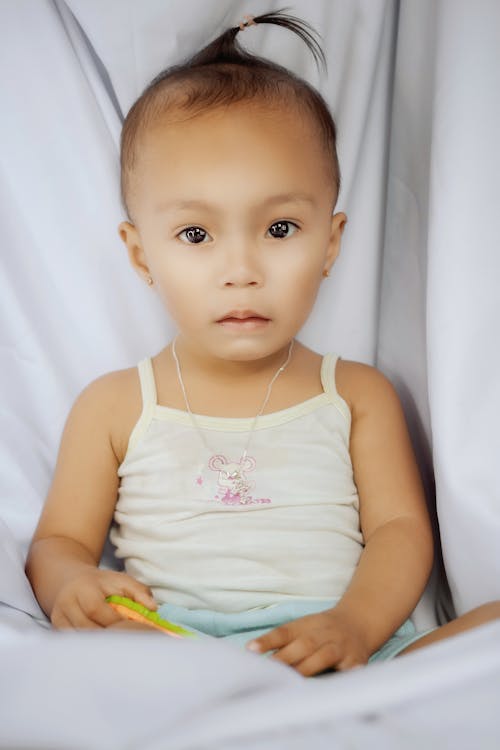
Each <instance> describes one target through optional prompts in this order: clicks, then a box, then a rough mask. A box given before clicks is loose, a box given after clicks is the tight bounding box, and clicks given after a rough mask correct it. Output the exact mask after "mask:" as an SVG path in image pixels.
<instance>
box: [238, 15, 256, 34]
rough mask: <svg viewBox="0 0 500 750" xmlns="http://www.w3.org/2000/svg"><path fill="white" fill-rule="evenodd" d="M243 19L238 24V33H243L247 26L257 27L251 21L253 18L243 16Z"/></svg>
mask: <svg viewBox="0 0 500 750" xmlns="http://www.w3.org/2000/svg"><path fill="white" fill-rule="evenodd" d="M243 18H244V19H245V20H244V21H242V22H241V23H240V31H244V30H245V29H246V28H247V27H248V26H257V24H256V23H255V21H254V20H253V19H254V18H255V16H243Z"/></svg>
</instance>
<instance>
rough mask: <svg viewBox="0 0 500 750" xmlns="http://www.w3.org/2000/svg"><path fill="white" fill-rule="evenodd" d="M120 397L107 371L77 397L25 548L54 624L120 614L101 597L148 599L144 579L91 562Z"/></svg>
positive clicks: (106, 513)
mask: <svg viewBox="0 0 500 750" xmlns="http://www.w3.org/2000/svg"><path fill="white" fill-rule="evenodd" d="M118 404H119V402H118V399H117V383H116V379H115V378H114V374H113V373H112V374H111V375H109V376H105V377H103V378H100V379H98V380H96V381H94V382H93V383H91V384H90V386H88V387H87V388H86V389H85V390H84V391H83V392H82V393H81V394H80V396H79V397H78V399H77V400H76V402H75V404H74V406H73V408H72V410H71V412H70V414H69V417H68V419H67V422H66V426H65V428H64V432H63V435H62V439H61V445H60V450H59V456H58V460H57V465H56V469H55V473H54V478H53V481H52V485H51V487H50V490H49V493H48V496H47V499H46V503H45V506H44V509H43V512H42V515H41V517H40V521H39V523H38V526H37V529H36V531H35V534H34V537H33V541H32V543H31V547H30V550H29V553H28V558H27V562H26V573H27V575H28V578H29V580H30V582H31V585H32V587H33V590H34V592H35V595H36V597H37V599H38V601H39V602H40V605H41V607H42V608H43V609H44V611H45V612H46V613H47V615H49V617H51V619H52V621H53V623H54V624H55V625H57V626H59V627H98V626H101V627H106V626H108V625H110V624H112V623H113V622H116V621H117V620H118V619H119V617H118V616H117V615H116V613H114V612H113V610H112V609H111V607H109V606H108V605H107V604H106V603H105V601H104V599H105V596H107V595H108V594H112V593H116V594H126V595H128V596H131V597H132V598H135V599H138V600H139V601H142V602H143V603H144V604H146V606H149V607H151V606H153V602H152V600H151V592H150V591H149V590H148V589H147V588H146V587H145V586H143V585H142V584H140V583H138V582H135V581H134V580H133V579H132V578H130V577H129V576H126V575H125V574H123V573H116V572H114V571H102V570H98V567H97V566H98V564H99V560H100V558H101V554H102V550H103V547H104V543H105V540H106V536H107V532H108V528H109V525H110V523H111V520H112V517H113V512H114V507H115V503H116V497H117V490H118V476H117V468H118V465H119V462H118V459H117V457H116V455H115V452H114V449H113V446H112V443H111V429H110V425H111V424H112V422H113V419H114V412H115V411H116V409H117V408H118ZM134 584H135V585H134Z"/></svg>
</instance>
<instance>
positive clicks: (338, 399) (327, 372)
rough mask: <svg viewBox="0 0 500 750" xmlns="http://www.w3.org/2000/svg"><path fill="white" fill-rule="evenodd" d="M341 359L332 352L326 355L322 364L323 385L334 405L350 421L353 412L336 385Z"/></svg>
mask: <svg viewBox="0 0 500 750" xmlns="http://www.w3.org/2000/svg"><path fill="white" fill-rule="evenodd" d="M339 359H342V357H340V356H339V355H338V354H332V353H331V352H329V353H328V354H325V355H324V357H323V362H322V363H321V385H322V386H323V390H324V392H325V393H326V395H327V396H328V398H329V399H330V401H331V402H332V404H334V405H335V406H336V407H337V409H338V410H339V411H340V412H341V413H342V414H343V415H344V417H345V418H346V419H347V420H348V421H350V419H351V412H350V409H349V406H348V405H347V403H346V402H345V401H344V399H343V398H342V396H341V395H340V394H339V392H338V391H337V386H336V384H335V368H336V366H337V362H338V361H339Z"/></svg>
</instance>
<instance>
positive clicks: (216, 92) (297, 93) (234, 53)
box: [120, 8, 340, 214]
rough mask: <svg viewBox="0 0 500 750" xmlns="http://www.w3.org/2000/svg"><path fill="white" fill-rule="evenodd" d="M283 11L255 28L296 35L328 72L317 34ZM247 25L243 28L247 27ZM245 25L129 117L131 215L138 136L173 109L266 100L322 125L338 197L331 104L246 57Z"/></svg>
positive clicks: (174, 69) (162, 81)
mask: <svg viewBox="0 0 500 750" xmlns="http://www.w3.org/2000/svg"><path fill="white" fill-rule="evenodd" d="M286 10H288V8H282V9H280V10H277V11H273V12H271V13H264V14H263V15H261V16H255V17H254V18H253V22H254V23H255V24H261V23H271V24H276V25H278V26H283V27H284V28H287V29H289V30H290V31H293V32H294V33H296V34H298V36H300V37H301V39H302V40H303V41H304V42H305V43H306V44H307V46H308V47H309V49H310V51H311V52H312V54H313V56H314V59H315V61H316V64H317V65H318V67H319V63H320V62H321V63H322V64H323V66H324V68H325V70H326V60H325V56H324V53H323V50H322V49H321V47H320V45H319V44H318V42H317V41H316V39H315V38H314V36H313V35H312V34H311V32H314V33H316V32H315V31H314V29H313V28H312V27H311V26H310V25H309V24H308V23H307V22H306V21H302V20H301V19H299V18H296V17H295V16H290V15H288V14H286V13H284V11H286ZM247 25H248V21H246V22H245V23H244V24H242V26H243V28H244V27H245V26H247ZM240 29H241V26H234V27H232V28H229V29H227V31H225V32H224V33H223V34H221V35H220V36H218V37H217V39H215V40H214V41H213V42H211V43H210V44H208V45H207V46H206V47H204V48H203V49H202V50H200V52H198V53H196V54H195V55H193V56H192V57H190V58H189V59H188V60H186V61H185V62H183V63H181V64H179V65H173V66H171V67H169V68H167V69H165V70H163V71H162V72H161V73H160V74H159V75H157V76H156V77H155V78H154V79H153V80H152V81H151V83H150V84H149V85H148V86H147V87H146V88H145V90H144V91H143V93H142V94H141V96H140V97H139V98H138V99H137V101H136V102H135V103H134V104H133V106H132V107H131V109H130V111H129V112H128V114H127V117H126V118H125V122H124V124H123V130H122V135H121V149H120V164H121V197H122V202H123V206H124V208H125V211H126V212H127V214H129V211H128V203H127V198H128V194H129V184H130V175H131V173H132V170H133V167H134V164H135V158H136V145H137V142H138V140H139V138H140V136H141V135H142V134H143V133H144V132H146V131H147V130H148V128H149V127H150V126H151V125H152V124H154V123H156V122H157V121H158V120H159V119H161V117H162V116H163V115H165V112H167V111H168V110H169V109H170V108H172V109H176V110H179V109H180V110H184V111H189V113H190V114H193V115H194V114H198V113H201V112H202V111H206V110H209V109H215V108H217V107H219V106H223V105H228V104H232V103H236V102H240V101H245V100H249V101H252V100H253V101H261V102H262V101H263V102H264V103H266V104H267V105H269V106H272V107H275V106H276V105H277V102H281V103H285V104H286V107H287V108H289V107H290V101H291V97H293V101H294V103H295V104H296V105H297V106H298V107H299V108H302V109H303V110H305V111H306V112H308V113H309V114H311V115H312V116H313V118H314V120H315V121H316V123H317V124H318V126H319V130H320V133H321V135H322V137H323V141H324V145H325V149H326V152H327V154H328V157H329V159H330V168H331V173H332V181H333V185H334V187H335V198H336V196H337V195H338V191H339V189H340V170H339V164H338V159H337V149H336V128H335V123H334V121H333V118H332V115H331V113H330V111H329V108H328V105H327V104H326V102H325V100H324V99H323V97H322V96H321V94H320V93H319V92H318V91H317V90H316V89H315V88H313V87H312V86H310V85H309V84H308V83H307V82H306V81H304V80H303V79H302V78H299V77H298V76H296V75H295V74H294V73H292V72H291V71H289V70H287V69H286V68H284V67H283V66H281V65H278V64H277V63H273V62H271V61H270V60H267V59H264V58H262V57H259V56H257V55H252V54H249V53H248V52H246V51H245V50H244V49H242V47H241V46H240V45H239V43H238V42H237V40H236V36H237V34H238V32H239V31H240Z"/></svg>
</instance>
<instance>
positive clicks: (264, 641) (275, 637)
mask: <svg viewBox="0 0 500 750" xmlns="http://www.w3.org/2000/svg"><path fill="white" fill-rule="evenodd" d="M292 639H293V628H292V627H291V626H290V624H287V625H280V627H279V628H274V630H270V631H269V633H265V635H261V636H259V637H258V638H254V639H253V640H252V641H249V642H248V643H247V644H246V647H247V649H248V650H249V651H255V652H256V653H259V654H265V653H266V652H267V651H272V650H274V649H278V648H282V647H283V646H286V645H287V644H288V643H290V641H291V640H292Z"/></svg>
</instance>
